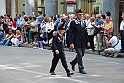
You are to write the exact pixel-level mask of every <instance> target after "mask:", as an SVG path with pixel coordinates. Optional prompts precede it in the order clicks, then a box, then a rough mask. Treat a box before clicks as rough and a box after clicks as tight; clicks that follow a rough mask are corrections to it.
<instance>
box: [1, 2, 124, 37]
mask: <svg viewBox="0 0 124 83" xmlns="http://www.w3.org/2000/svg"><path fill="white" fill-rule="evenodd" d="M0 8H1V11H0V15H3V14H5V13H7V14H9V15H11V16H12V17H14V16H15V14H16V13H21V12H22V11H25V12H26V15H32V12H35V14H37V11H42V12H43V13H45V14H46V16H47V17H49V16H53V15H55V14H62V13H64V14H66V15H68V14H71V13H74V12H75V10H76V9H82V10H83V12H84V13H88V14H90V15H91V16H92V15H94V14H105V12H106V11H110V12H111V13H112V19H113V20H112V21H113V23H114V30H115V31H114V33H115V34H116V35H117V34H118V33H117V32H118V29H119V23H120V21H121V13H122V12H124V0H0Z"/></svg>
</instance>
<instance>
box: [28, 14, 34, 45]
mask: <svg viewBox="0 0 124 83" xmlns="http://www.w3.org/2000/svg"><path fill="white" fill-rule="evenodd" d="M28 21H29V22H30V23H32V22H33V20H32V16H29V17H28ZM30 29H31V27H30V26H29V33H28V35H29V36H28V38H29V42H30V44H33V42H32V34H31V31H30Z"/></svg>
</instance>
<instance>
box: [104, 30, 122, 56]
mask: <svg viewBox="0 0 124 83" xmlns="http://www.w3.org/2000/svg"><path fill="white" fill-rule="evenodd" d="M108 38H109V39H110V40H109V41H108V39H106V43H107V45H111V48H108V49H105V51H104V52H105V56H109V54H110V56H111V57H117V56H118V53H119V52H120V50H121V42H120V41H119V39H118V38H117V37H116V36H113V32H109V33H108Z"/></svg>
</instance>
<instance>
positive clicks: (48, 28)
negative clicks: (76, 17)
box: [46, 17, 54, 45]
mask: <svg viewBox="0 0 124 83" xmlns="http://www.w3.org/2000/svg"><path fill="white" fill-rule="evenodd" d="M53 31H54V24H53V22H52V19H51V18H50V17H49V19H48V22H47V23H46V32H47V36H48V45H49V40H50V39H51V38H52V37H53Z"/></svg>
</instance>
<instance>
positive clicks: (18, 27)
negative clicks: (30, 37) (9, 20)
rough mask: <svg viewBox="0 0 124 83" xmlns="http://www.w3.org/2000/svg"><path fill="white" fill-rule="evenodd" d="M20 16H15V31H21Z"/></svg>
mask: <svg viewBox="0 0 124 83" xmlns="http://www.w3.org/2000/svg"><path fill="white" fill-rule="evenodd" d="M20 17H21V15H20V14H18V15H17V30H20V31H21V19H20Z"/></svg>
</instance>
